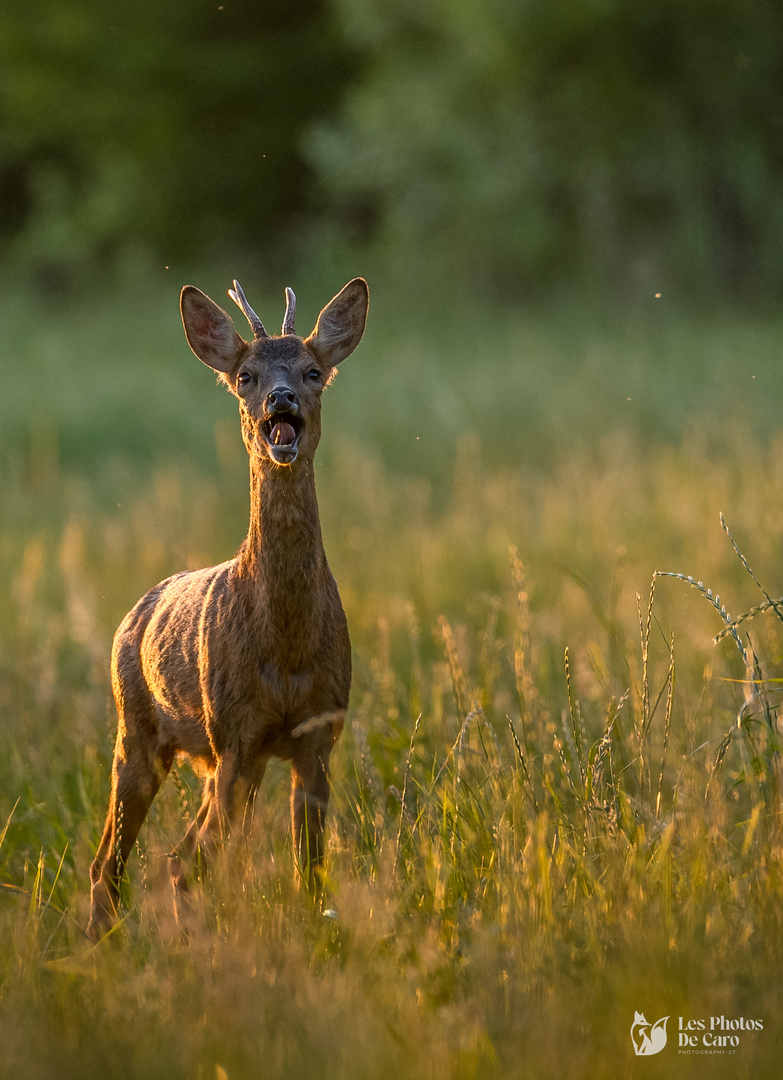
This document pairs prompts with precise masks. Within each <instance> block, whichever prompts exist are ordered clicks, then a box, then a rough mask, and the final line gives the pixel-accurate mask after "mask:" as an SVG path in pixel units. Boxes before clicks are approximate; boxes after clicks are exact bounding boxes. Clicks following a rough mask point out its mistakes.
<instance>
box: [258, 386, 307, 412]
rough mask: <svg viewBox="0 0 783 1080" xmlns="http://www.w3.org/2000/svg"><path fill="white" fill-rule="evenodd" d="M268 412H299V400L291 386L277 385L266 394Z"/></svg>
mask: <svg viewBox="0 0 783 1080" xmlns="http://www.w3.org/2000/svg"><path fill="white" fill-rule="evenodd" d="M266 408H267V412H291V413H297V412H299V401H298V399H297V396H296V394H295V393H294V392H293V390H292V389H291V387H290V386H276V387H275V388H274V390H271V391H270V392H269V393H268V394H267V396H266Z"/></svg>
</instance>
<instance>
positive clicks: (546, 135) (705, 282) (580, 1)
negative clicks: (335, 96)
mask: <svg viewBox="0 0 783 1080" xmlns="http://www.w3.org/2000/svg"><path fill="white" fill-rule="evenodd" d="M336 3H337V6H338V8H339V11H340V14H341V17H342V22H343V26H344V28H345V34H346V37H348V38H349V39H350V40H352V41H357V40H358V41H360V42H361V44H362V47H363V50H364V56H365V62H364V68H363V76H362V79H361V81H359V82H358V83H356V84H355V85H354V86H353V87H352V89H351V90H350V92H349V94H348V95H347V98H346V99H345V102H344V104H343V108H342V110H341V113H340V114H339V116H338V117H337V118H336V119H335V120H334V121H332V122H331V123H330V124H327V125H322V127H321V128H320V131H319V133H318V138H317V139H316V141H315V143H314V151H313V157H314V161H315V162H316V163H317V165H318V166H319V167H320V168H321V170H322V171H323V173H324V175H325V176H326V178H327V180H328V182H329V184H330V190H332V191H333V192H334V193H335V196H336V197H340V198H342V199H343V200H344V203H345V205H346V206H354V207H356V206H358V207H361V208H362V210H363V213H364V215H365V216H367V215H368V214H369V215H370V216H371V217H372V220H373V222H374V226H375V228H376V230H377V234H378V235H379V237H381V238H382V240H383V241H384V242H385V243H389V242H391V244H392V245H393V246H394V247H395V248H396V249H398V250H399V252H400V254H401V255H402V258H403V261H404V263H405V264H407V265H408V266H410V265H415V264H416V263H417V262H418V263H419V264H422V263H423V264H424V265H425V267H428V268H435V269H437V268H438V267H448V268H449V269H450V272H452V273H453V271H454V268H455V267H458V268H459V269H460V271H462V273H463V276H465V277H466V278H469V279H473V280H474V281H476V282H483V283H484V284H485V285H488V286H489V287H490V288H491V289H500V290H501V292H505V293H506V294H508V293H510V292H512V291H513V290H515V289H519V288H521V289H525V290H530V289H533V288H538V287H540V286H542V285H543V286H544V287H550V286H552V285H553V284H561V283H563V282H564V281H565V282H569V281H571V280H574V279H575V280H577V281H579V282H582V283H587V282H593V283H594V284H597V285H599V286H607V285H608V286H610V287H612V288H616V287H617V286H618V285H621V284H623V283H624V282H627V283H628V284H629V285H630V287H631V289H639V288H642V289H646V288H648V287H649V288H651V289H652V291H656V287H658V288H660V287H669V286H670V285H676V286H678V287H684V288H687V289H688V290H689V291H696V292H697V293H699V292H703V291H706V290H708V289H714V288H716V287H722V288H728V289H729V290H739V291H743V290H747V289H752V290H757V289H762V290H764V289H769V290H772V289H775V288H779V286H780V284H781V282H782V281H783V264H782V263H781V260H780V257H779V252H780V249H781V240H783V200H781V198H780V195H781V182H782V181H783V110H781V91H783V57H782V56H781V52H780V49H779V47H778V43H779V42H780V40H781V37H782V36H783V8H781V7H780V5H778V4H773V3H769V2H765V0H760V2H758V3H753V4H736V3H733V2H732V0H691V2H689V3H687V4H683V3H680V2H678V0H661V2H658V3H655V4H633V3H627V2H624V0H567V2H564V3H558V4H549V3H546V2H545V0H524V2H521V3H520V2H519V0H489V2H487V0H441V2H439V3H436V4H420V3H416V2H415V0H403V2H401V3H397V4H394V5H388V4H385V3H383V0H336Z"/></svg>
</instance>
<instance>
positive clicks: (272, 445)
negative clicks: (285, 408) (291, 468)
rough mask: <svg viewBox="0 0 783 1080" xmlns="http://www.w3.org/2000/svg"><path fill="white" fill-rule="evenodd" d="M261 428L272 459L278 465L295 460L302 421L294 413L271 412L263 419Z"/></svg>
mask: <svg viewBox="0 0 783 1080" xmlns="http://www.w3.org/2000/svg"><path fill="white" fill-rule="evenodd" d="M261 426H262V430H263V432H264V436H265V438H266V441H267V445H268V446H269V453H270V454H271V456H272V459H273V460H274V461H276V462H277V463H278V464H279V465H290V464H291V462H292V461H295V460H296V455H297V450H298V446H297V444H298V442H299V436H300V434H301V431H302V428H303V427H304V422H303V420H302V418H301V416H297V415H296V414H295V413H290V412H279V413H273V414H272V415H271V416H268V417H267V418H266V420H264V422H263V424H262V425H261Z"/></svg>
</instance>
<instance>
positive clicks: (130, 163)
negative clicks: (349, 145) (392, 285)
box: [0, 0, 350, 285]
mask: <svg viewBox="0 0 783 1080" xmlns="http://www.w3.org/2000/svg"><path fill="white" fill-rule="evenodd" d="M349 70H350V62H349V58H348V56H347V54H346V50H345V49H344V48H341V49H340V50H339V51H337V47H336V45H335V40H334V35H332V34H330V32H329V28H328V25H327V21H326V17H325V13H324V10H323V4H322V3H310V2H308V0H266V2H265V3H264V4H263V5H258V4H254V3H252V2H250V0H228V2H227V3H225V4H224V5H218V3H205V2H204V0H196V2H195V3H187V4H184V3H163V4H160V3H156V2H154V0H140V2H139V3H136V4H133V5H113V6H111V7H108V8H107V7H106V5H105V4H102V3H98V2H96V0H86V2H85V3H78V4H77V3H73V2H72V0H66V2H64V3H61V2H59V0H32V2H31V3H29V4H26V5H24V7H21V6H18V5H5V6H3V8H2V10H1V11H0V71H2V75H0V112H1V113H2V116H3V121H2V125H1V126H0V200H1V201H2V206H3V215H2V225H1V226H0V239H1V240H2V243H3V247H4V249H5V257H6V259H7V260H9V259H10V260H12V261H13V263H14V265H15V267H17V268H22V269H30V270H32V271H34V272H36V273H37V274H40V275H42V276H43V278H44V283H45V284H48V283H50V282H51V283H52V284H55V285H56V284H58V283H59V282H60V281H61V280H62V279H66V280H67V279H68V278H69V277H71V276H72V275H73V274H74V273H77V274H78V273H81V272H82V271H84V269H85V268H86V267H88V266H90V265H96V264H97V266H98V268H99V269H100V270H105V269H106V267H107V265H108V266H111V265H112V264H116V262H117V261H118V260H119V261H120V262H123V261H128V260H130V261H131V263H134V261H135V262H138V256H139V255H141V256H142V258H143V256H144V255H145V254H147V253H150V252H151V253H152V254H153V255H154V256H155V258H156V259H158V260H160V261H161V262H170V261H174V260H175V259H176V258H177V257H187V258H192V257H195V258H196V259H199V258H201V259H202V260H205V259H207V258H212V257H213V253H214V250H215V249H216V248H217V249H223V250H232V249H233V250H236V249H240V248H242V247H246V248H252V249H253V250H256V251H257V250H259V249H263V248H264V247H265V245H266V244H267V243H274V241H275V240H276V239H278V238H279V235H280V232H281V230H282V229H284V228H285V227H286V226H287V225H290V224H291V223H292V221H294V220H295V218H296V216H297V214H299V213H301V212H302V210H303V208H304V207H305V206H306V205H307V202H308V198H309V189H310V188H311V187H312V184H313V175H312V171H311V169H310V168H309V167H308V165H307V163H306V162H305V161H304V159H303V156H302V154H301V152H300V150H299V141H300V138H301V132H302V129H303V126H306V125H307V124H308V123H309V122H311V120H312V119H313V118H314V117H316V116H317V115H319V114H320V113H321V112H325V111H328V110H330V109H334V108H335V107H336V104H337V98H338V96H339V93H340V89H341V86H342V84H343V82H344V80H345V78H346V74H347V72H348V71H349Z"/></svg>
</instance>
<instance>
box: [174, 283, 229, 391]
mask: <svg viewBox="0 0 783 1080" xmlns="http://www.w3.org/2000/svg"><path fill="white" fill-rule="evenodd" d="M179 308H180V311H181V312H182V325H183V326H184V327H185V337H186V338H187V339H188V345H190V347H191V349H192V350H193V352H194V353H195V354H196V356H197V357H198V358H199V360H201V362H202V363H204V364H206V365H207V367H211V368H214V370H215V371H220V372H222V373H223V374H226V373H227V372H229V371H231V369H232V368H233V367H235V366H236V363H237V359H238V357H239V354H240V353H241V352H242V350H243V349H244V348H245V346H246V343H245V342H244V341H243V340H242V338H241V337H240V336H239V334H238V333H237V332H236V330H235V329H234V324H233V323H232V321H231V319H230V318H229V317H228V315H227V314H226V313H225V311H223V309H222V308H219V307H218V306H217V304H216V303H215V302H214V300H210V299H209V297H208V296H207V295H206V294H205V293H203V292H202V291H201V289H197V288H196V287H195V285H186V286H185V288H184V289H183V290H182V293H181V294H180V298H179Z"/></svg>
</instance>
